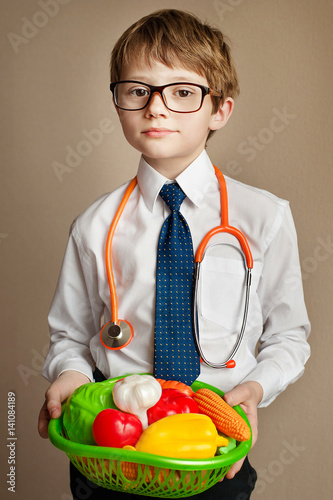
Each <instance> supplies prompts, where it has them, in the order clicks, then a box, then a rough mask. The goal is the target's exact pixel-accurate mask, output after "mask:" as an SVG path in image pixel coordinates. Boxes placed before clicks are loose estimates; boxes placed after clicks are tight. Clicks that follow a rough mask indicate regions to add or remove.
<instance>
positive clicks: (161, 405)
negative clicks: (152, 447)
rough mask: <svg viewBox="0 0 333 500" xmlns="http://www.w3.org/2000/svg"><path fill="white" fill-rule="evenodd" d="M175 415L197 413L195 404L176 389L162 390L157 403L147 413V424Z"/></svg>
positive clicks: (197, 409) (197, 408)
mask: <svg viewBox="0 0 333 500" xmlns="http://www.w3.org/2000/svg"><path fill="white" fill-rule="evenodd" d="M177 413H199V407H198V405H197V403H196V402H195V401H194V399H192V398H191V397H190V396H186V395H185V394H184V393H183V392H180V391H178V390H177V389H163V390H162V396H161V397H160V399H159V401H158V402H157V403H156V404H155V405H154V406H152V407H151V408H149V410H148V411H147V416H148V424H149V425H150V424H152V423H153V422H156V421H157V420H160V419H161V418H164V417H168V416H169V415H175V414H177Z"/></svg>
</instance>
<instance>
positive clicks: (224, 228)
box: [193, 166, 253, 368]
mask: <svg viewBox="0 0 333 500" xmlns="http://www.w3.org/2000/svg"><path fill="white" fill-rule="evenodd" d="M214 169H215V175H216V177H217V179H218V181H219V185H220V198H221V225H220V226H217V227H214V228H213V229H211V230H210V231H209V232H208V233H207V234H206V235H205V236H204V237H203V239H202V241H201V243H200V245H199V247H198V249H197V252H196V255H195V259H194V260H195V269H194V294H193V330H194V332H193V333H194V343H195V346H196V349H197V351H198V354H199V356H200V358H201V360H202V361H203V362H204V363H205V364H206V365H208V366H210V367H211V368H234V367H235V366H236V363H235V360H234V359H233V357H234V356H235V354H236V352H237V351H238V349H239V346H240V344H241V342H242V340H243V337H244V332H245V328H246V322H247V315H248V307H249V298H250V287H251V269H252V268H253V258H252V253H251V250H250V247H249V244H248V242H247V239H246V238H245V236H244V234H243V233H242V232H241V231H239V229H237V228H235V227H233V226H229V215H228V193H227V186H226V182H225V178H224V176H223V174H222V172H221V171H220V170H219V169H218V168H216V167H215V166H214ZM219 233H228V234H231V235H232V236H234V237H235V238H237V240H238V242H239V244H240V247H241V253H242V255H243V258H244V263H245V265H246V271H245V272H246V278H245V287H246V293H245V304H244V314H243V321H242V326H241V330H240V332H239V334H238V337H237V340H236V343H235V345H234V347H233V349H232V351H231V353H230V355H229V356H228V358H227V359H226V360H225V361H223V363H212V362H210V361H208V359H207V358H206V357H205V355H204V353H203V351H202V349H201V345H200V340H199V324H198V308H197V303H198V300H197V299H198V286H199V278H200V267H201V263H202V260H203V258H204V255H205V251H206V248H207V245H208V243H209V241H210V239H211V238H212V237H213V236H215V235H216V234H219ZM222 244H223V243H222Z"/></svg>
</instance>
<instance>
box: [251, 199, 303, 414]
mask: <svg viewBox="0 0 333 500" xmlns="http://www.w3.org/2000/svg"><path fill="white" fill-rule="evenodd" d="M266 246H267V249H266V251H265V256H264V265H263V273H262V277H261V280H260V283H259V286H258V295H259V297H260V301H261V304H262V314H263V325H264V328H263V333H262V335H261V337H260V340H259V345H258V355H257V365H256V367H255V368H254V370H253V371H252V372H251V373H249V374H248V376H247V377H246V378H245V379H244V382H245V381H250V380H253V381H257V382H259V383H260V384H261V386H262V387H263V398H262V400H261V402H260V404H259V407H265V406H268V405H269V404H270V403H271V402H272V401H274V399H275V398H276V397H277V396H278V395H279V394H280V393H281V392H282V391H284V390H285V388H286V387H287V386H288V385H289V384H291V383H293V382H295V381H296V380H297V379H298V378H300V377H301V375H302V374H303V372H304V365H305V363H306V361H307V360H308V358H309V356H310V346H309V344H308V342H307V338H308V335H309V333H310V323H309V319H308V315H307V311H306V307H305V303H304V294H303V285H302V275H301V268H300V262H299V255H298V245H297V235H296V230H295V226H294V222H293V218H292V215H291V211H290V208H289V205H288V204H286V205H285V206H284V211H283V213H282V216H281V223H280V224H279V225H278V229H277V230H275V234H274V235H272V234H271V235H270V236H269V237H268V241H267V244H266Z"/></svg>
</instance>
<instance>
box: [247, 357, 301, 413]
mask: <svg viewBox="0 0 333 500" xmlns="http://www.w3.org/2000/svg"><path fill="white" fill-rule="evenodd" d="M301 375H302V373H300V374H299V376H298V377H297V378H299V377H301ZM295 380H296V379H295ZM243 382H258V383H259V384H260V385H261V387H262V389H263V397H262V399H261V401H260V403H259V404H258V408H264V407H266V406H268V405H270V404H271V403H272V402H273V401H274V399H275V398H276V397H277V396H278V395H279V394H280V393H281V392H282V391H283V390H284V389H285V387H283V383H282V379H281V370H280V368H279V367H277V366H275V365H274V363H272V362H265V361H261V362H260V363H259V364H258V365H257V366H256V368H255V369H254V370H253V371H252V372H251V373H249V375H247V377H245V379H244V380H242V383H243Z"/></svg>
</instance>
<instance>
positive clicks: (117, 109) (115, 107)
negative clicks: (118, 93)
mask: <svg viewBox="0 0 333 500" xmlns="http://www.w3.org/2000/svg"><path fill="white" fill-rule="evenodd" d="M112 104H113V106H114V109H115V110H116V111H117V115H118V116H119V108H117V106H116V105H115V103H114V100H113V99H112Z"/></svg>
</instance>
